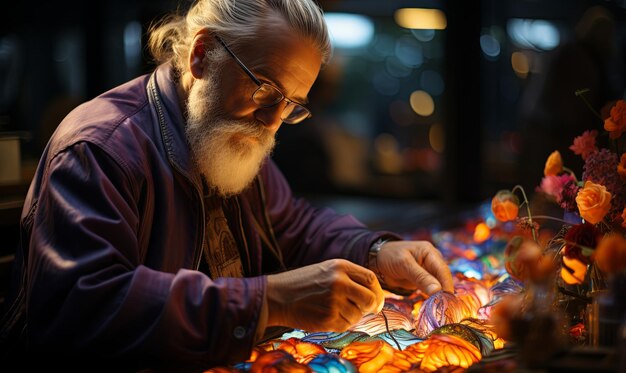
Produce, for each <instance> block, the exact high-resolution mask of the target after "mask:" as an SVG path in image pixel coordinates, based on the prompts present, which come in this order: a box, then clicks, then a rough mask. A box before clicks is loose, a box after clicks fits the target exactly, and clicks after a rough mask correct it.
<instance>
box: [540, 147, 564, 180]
mask: <svg viewBox="0 0 626 373" xmlns="http://www.w3.org/2000/svg"><path fill="white" fill-rule="evenodd" d="M561 172H563V159H562V158H561V153H559V151H558V150H555V151H553V152H552V153H551V154H550V155H549V156H548V159H547V160H546V166H545V167H544V169H543V174H544V175H545V176H548V175H558V174H560V173H561Z"/></svg>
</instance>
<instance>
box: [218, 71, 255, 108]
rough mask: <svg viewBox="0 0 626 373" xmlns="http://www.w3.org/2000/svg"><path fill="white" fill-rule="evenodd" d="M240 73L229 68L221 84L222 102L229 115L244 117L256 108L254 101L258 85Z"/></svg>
mask: <svg viewBox="0 0 626 373" xmlns="http://www.w3.org/2000/svg"><path fill="white" fill-rule="evenodd" d="M240 75H241V74H236V73H234V72H233V71H230V70H228V71H226V72H225V74H224V77H223V80H222V82H221V83H222V84H220V88H219V89H220V91H221V92H220V104H221V106H222V110H223V112H224V114H225V115H226V116H227V117H233V118H242V117H245V116H247V115H251V113H252V112H254V110H255V109H256V106H255V104H254V102H253V101H252V94H253V93H254V90H255V89H256V85H255V84H254V83H253V82H252V81H250V78H248V77H247V76H243V77H241V76H240ZM244 78H245V79H244Z"/></svg>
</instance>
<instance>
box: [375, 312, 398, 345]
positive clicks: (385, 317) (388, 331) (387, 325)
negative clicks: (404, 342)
mask: <svg viewBox="0 0 626 373" xmlns="http://www.w3.org/2000/svg"><path fill="white" fill-rule="evenodd" d="M380 314H381V315H383V319H385V329H387V333H388V334H389V336H390V337H391V339H393V341H394V342H395V343H396V346H398V350H400V351H402V347H400V343H398V341H397V340H396V338H395V337H394V336H393V334H391V330H389V321H387V315H385V313H384V312H383V310H380Z"/></svg>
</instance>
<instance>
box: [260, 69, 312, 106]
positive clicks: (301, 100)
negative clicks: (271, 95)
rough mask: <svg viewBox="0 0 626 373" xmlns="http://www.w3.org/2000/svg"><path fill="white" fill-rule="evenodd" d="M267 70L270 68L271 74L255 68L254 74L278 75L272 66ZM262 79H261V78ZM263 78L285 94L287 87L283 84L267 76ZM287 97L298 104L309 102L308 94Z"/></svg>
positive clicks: (264, 75) (263, 75)
mask: <svg viewBox="0 0 626 373" xmlns="http://www.w3.org/2000/svg"><path fill="white" fill-rule="evenodd" d="M269 70H271V71H269V73H270V74H271V75H267V74H265V72H263V71H261V72H259V70H257V72H256V74H257V75H260V76H262V77H268V76H276V75H278V74H277V71H273V68H272V67H270V68H269ZM262 80H263V79H262ZM265 80H266V81H267V83H269V84H270V85H273V86H275V87H276V88H278V89H280V91H281V92H283V95H284V94H285V93H284V92H285V91H287V89H285V86H283V85H282V84H280V83H279V82H276V81H274V80H271V79H269V78H266V79H265ZM285 97H287V96H286V95H285ZM287 98H288V99H290V100H292V101H294V102H295V103H298V104H301V105H306V104H308V103H309V97H308V96H304V97H302V96H300V97H293V98H292V97H287Z"/></svg>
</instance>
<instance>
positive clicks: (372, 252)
mask: <svg viewBox="0 0 626 373" xmlns="http://www.w3.org/2000/svg"><path fill="white" fill-rule="evenodd" d="M387 241H389V240H383V239H382V238H381V239H378V240H377V241H376V242H374V243H373V244H372V246H370V248H369V254H368V260H369V262H368V268H369V269H370V270H371V271H372V272H374V274H375V275H376V277H377V278H378V281H379V282H380V283H384V281H385V276H384V275H383V274H382V272H381V271H380V268H379V267H378V264H379V263H378V254H379V253H380V250H381V249H382V248H383V245H384V244H385V243H387Z"/></svg>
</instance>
